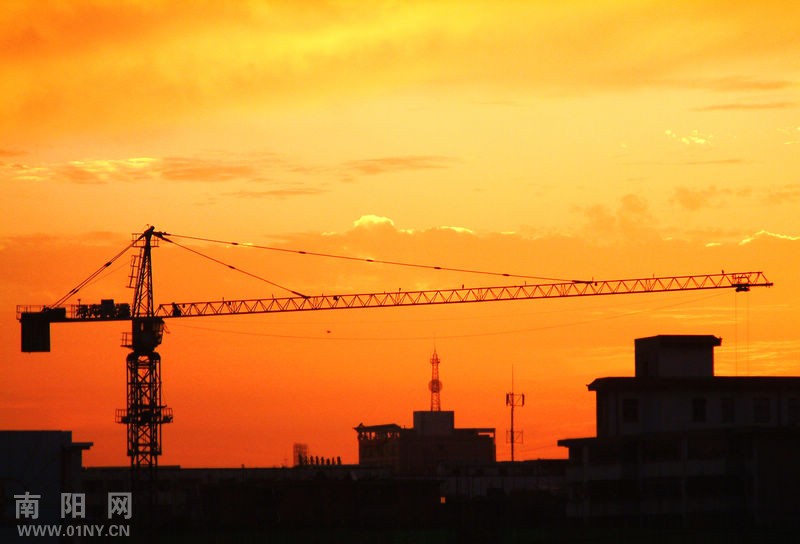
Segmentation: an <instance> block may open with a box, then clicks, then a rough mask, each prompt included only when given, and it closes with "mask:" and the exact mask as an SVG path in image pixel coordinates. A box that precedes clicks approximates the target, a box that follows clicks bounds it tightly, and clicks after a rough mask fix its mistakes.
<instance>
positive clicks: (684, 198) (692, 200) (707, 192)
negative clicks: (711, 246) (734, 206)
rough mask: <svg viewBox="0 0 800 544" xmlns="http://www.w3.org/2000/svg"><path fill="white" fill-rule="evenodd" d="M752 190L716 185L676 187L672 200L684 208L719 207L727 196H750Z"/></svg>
mask: <svg viewBox="0 0 800 544" xmlns="http://www.w3.org/2000/svg"><path fill="white" fill-rule="evenodd" d="M752 192H753V191H752V189H751V188H750V187H741V188H739V189H728V188H720V187H716V186H714V185H711V186H708V187H703V188H691V187H676V188H675V191H674V193H673V197H672V201H673V202H675V203H677V204H678V205H679V206H680V207H681V208H683V209H684V210H687V211H696V210H700V209H702V208H712V207H718V206H720V205H722V201H723V199H725V198H726V197H731V196H736V197H741V198H746V197H749V196H751V195H752Z"/></svg>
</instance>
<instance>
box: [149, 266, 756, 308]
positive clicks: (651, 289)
mask: <svg viewBox="0 0 800 544" xmlns="http://www.w3.org/2000/svg"><path fill="white" fill-rule="evenodd" d="M771 286H772V283H771V282H769V281H768V280H767V279H766V277H765V276H764V274H763V273H762V272H743V273H721V274H707V275H694V276H665V277H652V278H637V279H623V280H604V281H575V282H562V283H544V284H533V285H516V286H500V287H467V288H461V289H432V290H423V291H392V292H383V293H357V294H341V295H317V296H306V297H278V298H276V297H273V298H259V299H240V300H217V301H205V302H181V303H170V304H161V305H159V306H157V307H156V311H155V315H156V316H157V317H164V318H168V317H197V316H211V315H232V314H257V313H273V312H302V311H311V310H341V309H348V308H350V309H356V308H380V307H386V306H419V305H428V304H457V303H468V302H491V301H501V300H526V299H540V298H560V297H579V296H597V295H618V294H626V293H631V294H633V293H658V292H669V291H689V290H701V289H726V288H727V289H735V290H736V291H748V290H749V289H750V288H751V287H771Z"/></svg>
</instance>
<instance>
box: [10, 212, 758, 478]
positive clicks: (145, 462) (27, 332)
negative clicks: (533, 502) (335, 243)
mask: <svg viewBox="0 0 800 544" xmlns="http://www.w3.org/2000/svg"><path fill="white" fill-rule="evenodd" d="M168 236H169V235H168V234H167V233H164V232H158V231H156V230H155V228H154V227H150V228H148V229H147V230H146V231H144V232H143V233H141V234H138V235H134V240H133V242H132V244H131V246H130V247H136V248H138V249H139V251H138V253H137V254H134V255H133V258H132V261H131V275H130V281H129V285H128V286H129V287H132V288H133V289H134V295H133V304H132V305H128V304H127V303H114V301H113V300H103V301H101V302H100V304H92V305H87V304H73V305H68V306H61V305H59V304H58V303H57V304H56V305H54V306H41V305H39V306H18V307H17V318H18V319H19V321H20V323H21V326H22V335H21V344H22V351H24V352H37V351H50V324H51V323H70V322H92V321H130V322H131V330H130V333H125V334H124V335H123V342H122V345H123V347H127V348H128V349H130V353H129V354H128V356H127V358H126V369H127V406H126V407H125V408H123V409H119V410H117V412H116V421H117V422H118V423H123V424H125V425H126V427H127V445H128V456H129V457H130V459H131V468H132V474H133V479H134V480H135V479H136V478H137V475H139V473H140V469H142V468H145V469H148V470H149V471H150V480H151V481H152V478H153V474H154V470H153V469H155V467H157V465H158V456H159V455H161V453H162V446H161V429H162V426H163V425H164V424H166V423H171V422H172V420H173V416H172V410H171V409H170V408H168V407H167V406H165V405H164V404H163V402H162V399H161V392H162V387H161V386H162V383H161V356H160V355H159V354H158V352H156V348H157V347H158V346H159V345H160V344H161V340H162V336H163V332H164V319H168V318H169V319H172V318H185V317H203V316H212V315H239V314H255V313H276V312H299V311H315V310H343V309H358V308H379V307H397V306H420V305H434V304H459V303H471V302H472V303H474V302H492V301H505V300H530V299H541V298H561V297H578V296H601V295H619V294H633V293H659V292H671V291H689V290H702V289H734V290H735V291H736V292H743V291H749V290H750V288H751V287H770V286H772V283H771V282H769V281H768V280H767V279H766V277H765V276H764V274H763V273H762V272H734V273H725V272H722V273H720V274H705V275H691V276H661V277H651V278H635V279H622V280H598V281H594V280H592V281H578V280H575V281H565V282H556V283H540V284H530V285H528V284H525V285H512V286H498V287H474V288H464V287H462V288H460V289H431V290H419V291H391V292H383V293H355V294H340V295H318V296H293V297H279V298H276V297H271V298H259V299H240V300H218V301H202V302H182V303H175V302H173V303H170V304H161V305H158V306H156V305H155V303H154V299H153V263H152V248H153V247H156V246H158V242H159V240H164V241H170V240H169V238H168ZM123 253H124V252H123ZM121 254H122V253H121ZM121 254H120V255H121ZM117 257H119V255H118V256H117ZM110 264H111V261H110V262H108V263H106V264H105V265H104V266H105V267H107V266H109V265H110ZM84 284H85V283H84ZM82 285H83V284H82ZM77 290H78V288H76V289H73V290H72V291H71V292H70V293H69V295H68V296H71V295H73V294H75V293H76V292H77ZM62 300H65V299H62ZM431 383H433V381H432V382H431Z"/></svg>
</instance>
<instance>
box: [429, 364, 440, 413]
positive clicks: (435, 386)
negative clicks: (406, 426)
mask: <svg viewBox="0 0 800 544" xmlns="http://www.w3.org/2000/svg"><path fill="white" fill-rule="evenodd" d="M439 362H440V361H439V355H438V354H437V353H436V348H433V355H431V381H430V383H429V384H428V389H430V390H431V412H440V411H441V410H442V399H441V398H440V397H439V392H440V391H441V390H442V382H441V380H439Z"/></svg>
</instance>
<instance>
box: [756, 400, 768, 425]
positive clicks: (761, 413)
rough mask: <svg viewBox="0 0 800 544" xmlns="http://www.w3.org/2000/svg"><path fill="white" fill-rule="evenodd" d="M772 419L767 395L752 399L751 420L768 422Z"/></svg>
mask: <svg viewBox="0 0 800 544" xmlns="http://www.w3.org/2000/svg"><path fill="white" fill-rule="evenodd" d="M771 419H772V410H771V406H770V402H769V398H767V397H757V398H755V399H753V422H754V423H769V422H770V420H771Z"/></svg>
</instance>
